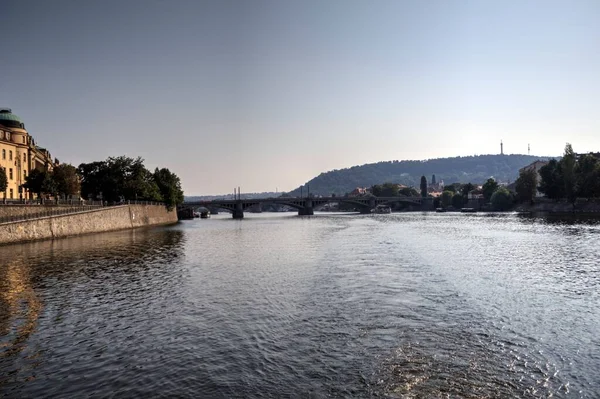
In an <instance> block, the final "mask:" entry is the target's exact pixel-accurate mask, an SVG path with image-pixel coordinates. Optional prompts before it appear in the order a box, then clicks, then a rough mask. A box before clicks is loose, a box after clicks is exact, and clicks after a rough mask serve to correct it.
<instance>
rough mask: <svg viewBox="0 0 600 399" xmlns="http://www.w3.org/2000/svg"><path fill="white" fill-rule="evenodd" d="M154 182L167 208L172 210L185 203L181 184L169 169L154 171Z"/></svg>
mask: <svg viewBox="0 0 600 399" xmlns="http://www.w3.org/2000/svg"><path fill="white" fill-rule="evenodd" d="M154 181H155V182H156V185H157V187H158V190H159V193H160V196H161V197H162V200H163V201H164V203H165V205H166V206H167V208H169V209H171V208H173V207H174V206H176V205H177V204H180V203H182V202H183V190H182V189H181V182H180V180H179V177H178V176H177V175H176V174H175V173H172V172H171V171H170V170H169V169H167V168H163V169H158V168H156V170H155V171H154Z"/></svg>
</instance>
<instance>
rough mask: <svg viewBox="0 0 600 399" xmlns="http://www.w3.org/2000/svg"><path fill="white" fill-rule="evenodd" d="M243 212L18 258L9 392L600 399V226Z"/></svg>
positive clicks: (10, 251) (11, 273)
mask: <svg viewBox="0 0 600 399" xmlns="http://www.w3.org/2000/svg"><path fill="white" fill-rule="evenodd" d="M246 217H247V218H246V219H245V220H243V221H235V220H232V219H230V218H229V217H228V216H227V215H219V216H217V217H213V218H212V219H209V220H193V221H186V222H182V223H179V224H177V225H175V226H170V227H162V228H154V229H146V230H135V231H124V232H116V233H106V234H98V235H91V236H84V237H75V238H68V239H63V240H57V241H53V242H37V243H30V244H23V245H13V246H4V247H1V248H0V259H1V261H0V396H5V397H15V398H17V397H18V398H45V397H52V398H74V397H139V398H147V397H193V398H195V397H211V398H212V397H215V398H241V397H244V398H246V397H277V398H278V397H289V398H296V397H301V398H322V397H390V398H437V397H452V398H459V397H465V398H488V397H489V398H496V397H498V398H505V397H506V398H508V397H526V398H527V397H531V398H546V397H550V396H553V397H565V398H566V397H569V398H570V397H573V398H580V397H581V398H597V397H600V350H599V349H600V306H599V305H600V297H599V288H600V251H599V246H598V244H599V242H600V224H597V223H595V222H593V221H580V222H578V221H570V222H563V221H559V220H547V219H532V218H523V217H520V216H517V215H484V214H474V215H472V214H431V213H430V214H420V213H407V214H392V215H375V216H372V215H366V216H359V215H333V214H320V215H316V216H313V217H297V216H291V214H261V215H253V214H247V215H246Z"/></svg>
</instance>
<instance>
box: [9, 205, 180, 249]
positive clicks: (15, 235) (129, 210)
mask: <svg viewBox="0 0 600 399" xmlns="http://www.w3.org/2000/svg"><path fill="white" fill-rule="evenodd" d="M176 222H177V212H176V211H175V210H171V211H168V210H167V209H166V208H165V207H164V206H160V205H122V206H111V207H105V208H99V209H94V210H89V211H84V212H78V213H71V214H66V215H60V216H49V217H43V218H39V219H32V220H26V221H19V222H11V223H2V224H0V244H8V243H17V242H23V241H33V240H43V239H49V238H60V237H67V236H73V235H79V234H88V233H100V232H106V231H114V230H124V229H133V228H137V227H143V226H154V225H161V224H171V223H176Z"/></svg>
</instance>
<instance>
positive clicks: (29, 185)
mask: <svg viewBox="0 0 600 399" xmlns="http://www.w3.org/2000/svg"><path fill="white" fill-rule="evenodd" d="M46 174H47V172H44V171H41V170H38V169H33V170H31V171H30V172H29V175H27V177H26V178H25V183H23V188H25V189H27V190H29V191H31V192H32V193H35V194H37V195H38V197H41V196H42V193H43V192H44V181H45V180H46ZM46 185H47V184H46Z"/></svg>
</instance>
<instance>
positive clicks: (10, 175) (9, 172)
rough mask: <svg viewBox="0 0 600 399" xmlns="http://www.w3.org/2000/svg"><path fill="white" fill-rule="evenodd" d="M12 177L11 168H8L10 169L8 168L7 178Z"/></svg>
mask: <svg viewBox="0 0 600 399" xmlns="http://www.w3.org/2000/svg"><path fill="white" fill-rule="evenodd" d="M12 177H13V176H12V168H10V169H9V170H8V178H9V179H10V180H12ZM11 198H12V197H11Z"/></svg>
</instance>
